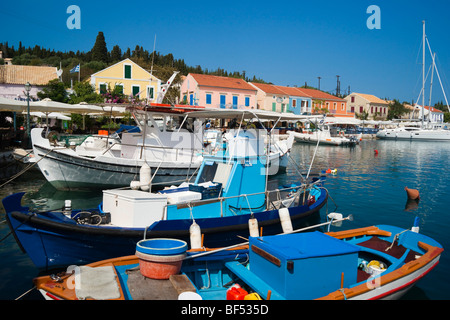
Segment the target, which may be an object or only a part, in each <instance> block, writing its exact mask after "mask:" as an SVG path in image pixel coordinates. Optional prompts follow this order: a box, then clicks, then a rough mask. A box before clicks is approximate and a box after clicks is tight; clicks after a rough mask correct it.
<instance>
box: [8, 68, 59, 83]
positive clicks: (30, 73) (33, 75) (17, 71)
mask: <svg viewBox="0 0 450 320" xmlns="http://www.w3.org/2000/svg"><path fill="white" fill-rule="evenodd" d="M57 78H58V76H57V74H56V67H41V66H20V65H3V66H0V83H7V84H25V83H27V82H30V84H32V85H46V84H47V83H48V82H49V81H50V80H53V79H57Z"/></svg>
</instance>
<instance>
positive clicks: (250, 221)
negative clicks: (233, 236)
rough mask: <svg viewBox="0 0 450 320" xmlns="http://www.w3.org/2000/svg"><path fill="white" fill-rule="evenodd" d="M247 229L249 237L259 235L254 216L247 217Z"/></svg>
mask: <svg viewBox="0 0 450 320" xmlns="http://www.w3.org/2000/svg"><path fill="white" fill-rule="evenodd" d="M248 229H249V231H250V237H259V230H258V220H256V218H250V219H248Z"/></svg>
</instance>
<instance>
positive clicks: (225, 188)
mask: <svg viewBox="0 0 450 320" xmlns="http://www.w3.org/2000/svg"><path fill="white" fill-rule="evenodd" d="M230 137H231V138H232V139H231V140H229V141H228V142H229V147H228V148H227V152H226V153H224V154H222V155H215V156H212V155H207V156H204V158H203V161H202V164H201V166H200V168H199V171H198V174H197V176H196V178H195V181H194V182H193V183H191V182H184V183H182V184H180V185H179V186H172V187H168V188H166V189H164V190H161V191H159V192H157V193H151V192H146V191H142V190H124V189H118V190H117V189H114V190H104V191H103V211H104V212H109V213H110V215H111V224H112V225H117V226H126V227H136V228H142V227H148V226H150V225H152V224H153V223H155V222H158V221H160V220H176V219H193V218H194V219H201V218H212V217H217V218H219V217H226V216H232V215H239V214H249V213H251V212H252V210H253V211H255V212H257V211H261V210H263V209H264V208H265V206H266V198H265V193H264V192H265V191H266V159H267V157H266V156H265V155H264V148H262V147H260V146H259V145H258V144H259V143H261V141H260V139H259V138H258V137H257V136H255V133H254V132H252V131H251V130H248V131H244V130H240V131H237V132H234V133H231V134H230V135H229V138H230ZM149 208H151V209H149Z"/></svg>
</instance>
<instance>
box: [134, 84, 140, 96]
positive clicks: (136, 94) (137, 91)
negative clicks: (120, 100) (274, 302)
mask: <svg viewBox="0 0 450 320" xmlns="http://www.w3.org/2000/svg"><path fill="white" fill-rule="evenodd" d="M138 93H139V87H136V86H133V96H137V97H138V98H139V94H138Z"/></svg>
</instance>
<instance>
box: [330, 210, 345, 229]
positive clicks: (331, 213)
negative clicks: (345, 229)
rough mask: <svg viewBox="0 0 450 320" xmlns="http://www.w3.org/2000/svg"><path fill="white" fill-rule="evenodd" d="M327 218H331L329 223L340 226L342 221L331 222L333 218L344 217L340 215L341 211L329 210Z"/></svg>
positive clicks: (339, 218)
mask: <svg viewBox="0 0 450 320" xmlns="http://www.w3.org/2000/svg"><path fill="white" fill-rule="evenodd" d="M327 217H328V219H331V221H332V222H331V224H332V225H333V226H336V227H341V226H342V221H337V222H333V221H334V220H342V219H343V218H344V216H343V215H342V213H338V212H330V213H329V214H328V215H327Z"/></svg>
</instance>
